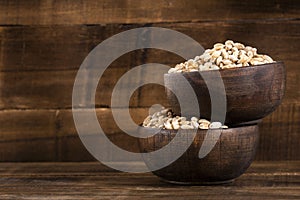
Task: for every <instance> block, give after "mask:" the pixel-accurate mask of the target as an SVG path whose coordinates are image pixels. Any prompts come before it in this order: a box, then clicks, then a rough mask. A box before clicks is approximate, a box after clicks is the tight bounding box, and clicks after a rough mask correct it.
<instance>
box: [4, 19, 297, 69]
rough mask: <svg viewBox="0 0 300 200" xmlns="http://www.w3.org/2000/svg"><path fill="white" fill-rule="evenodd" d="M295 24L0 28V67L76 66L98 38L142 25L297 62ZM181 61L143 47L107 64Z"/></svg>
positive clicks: (279, 21)
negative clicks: (231, 43) (237, 44)
mask: <svg viewBox="0 0 300 200" xmlns="http://www.w3.org/2000/svg"><path fill="white" fill-rule="evenodd" d="M299 25H300V22H299V20H289V21H285V20H277V21H276V20H275V21H263V20H260V21H249V22H245V21H234V22H231V21H229V22H223V21H217V22H195V23H172V24H168V23H161V24H153V25H149V24H130V25H122V24H107V25H89V26H87V25H57V26H54V25H49V26H7V27H0V41H1V43H0V71H25V70H63V69H78V68H79V66H80V64H81V63H82V62H83V59H84V58H85V56H87V55H88V53H89V51H91V50H92V49H93V48H94V47H95V46H96V45H98V44H99V43H100V42H102V41H103V40H105V39H107V38H109V37H111V36H113V35H114V34H117V33H120V32H122V31H125V30H129V29H132V28H137V27H143V26H157V27H163V28H170V29H173V30H177V31H180V32H182V33H184V34H187V35H188V36H190V37H192V38H193V39H195V40H196V41H197V42H199V43H200V44H201V45H202V46H203V47H205V48H211V47H212V46H213V44H214V43H216V42H224V41H225V40H226V39H233V40H235V41H239V42H242V43H245V44H247V45H251V46H254V47H257V49H258V52H259V53H267V54H269V55H270V56H272V57H273V58H274V59H275V60H281V61H284V62H287V61H288V62H292V61H294V62H295V61H299V58H298V54H297V49H298V48H299V46H300V44H299V38H300V31H299V28H298V27H299ZM266 35H267V36H268V37H266ZM274 41H276V42H274ZM174 45H176V44H174ZM178 48H181V47H178ZM199 54H200V52H199ZM182 61H183V60H182V59H181V58H180V57H179V56H175V55H174V54H171V53H167V52H165V51H161V50H156V49H155V50H151V49H147V50H144V51H142V50H140V51H134V52H131V53H128V54H126V55H124V56H121V57H120V58H119V59H117V60H116V61H115V62H114V63H112V65H111V67H130V68H132V67H134V66H136V65H139V64H143V63H145V62H158V63H163V64H169V65H171V66H173V65H175V64H176V63H178V62H182ZM291 68H292V67H291Z"/></svg>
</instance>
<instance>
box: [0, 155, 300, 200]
mask: <svg viewBox="0 0 300 200" xmlns="http://www.w3.org/2000/svg"><path fill="white" fill-rule="evenodd" d="M123 165H124V164H123ZM140 165H141V163H134V166H135V167H136V168H139V166H140ZM299 166H300V163H299V161H286V162H254V163H253V164H252V165H251V167H250V168H249V169H248V170H247V172H246V173H245V174H244V175H242V176H241V177H239V178H237V179H236V180H235V181H234V182H233V183H231V184H227V185H219V186H179V185H171V184H167V183H164V182H162V181H160V180H159V178H157V177H155V176H154V175H152V174H151V173H140V174H134V173H123V172H117V171H114V170H111V169H109V168H107V167H105V166H103V165H101V164H100V163H95V162H90V163H86V162H83V163H1V164H0V176H1V179H0V198H1V199H3V200H8V199H11V200H13V199H41V200H42V199H61V200H64V199H81V200H91V199H199V198H200V199H219V198H224V197H225V198H226V199H227V198H228V199H244V198H249V199H272V200H273V199H299V198H300V182H299V181H300V171H299V170H300V168H299Z"/></svg>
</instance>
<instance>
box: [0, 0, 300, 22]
mask: <svg viewBox="0 0 300 200" xmlns="http://www.w3.org/2000/svg"><path fill="white" fill-rule="evenodd" d="M299 8H300V5H299V3H298V1H296V0H288V1H284V0H279V1H271V0H266V1H259V0H253V1H249V2H243V1H238V0H229V1H224V0H222V1H217V0H211V1H193V2H191V1H188V0H168V1H166V0H158V1H155V3H153V2H149V1H147V0H142V1H138V0H125V1H124V0H123V1H122V0H117V1H113V2H112V1H109V0H101V1H96V2H95V1H92V0H88V1H82V2H81V1H75V2H70V1H66V0H64V1H58V2H57V1H53V0H46V1H41V0H34V1H30V2H27V1H24V0H13V1H9V0H4V1H1V3H0V24H2V25H25V24H26V25H36V24H43V25H48V24H102V23H104V24H106V23H157V22H178V21H215V20H240V19H268V18H269V19H276V18H280V19H285V18H297V17H299ZM32 10H34V12H32Z"/></svg>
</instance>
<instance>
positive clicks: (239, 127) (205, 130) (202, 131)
mask: <svg viewBox="0 0 300 200" xmlns="http://www.w3.org/2000/svg"><path fill="white" fill-rule="evenodd" d="M250 127H257V128H258V124H257V123H256V124H247V125H240V126H233V127H228V128H224V129H222V128H218V129H199V128H198V129H197V134H198V133H205V134H206V133H207V131H208V130H211V131H215V130H221V131H222V133H223V132H226V131H229V130H236V129H241V128H250ZM140 128H145V129H154V128H150V127H144V126H142V125H141V126H140ZM157 129H158V128H157ZM178 130H179V129H160V130H159V131H158V132H157V133H156V134H155V135H157V134H163V133H167V132H168V133H175V134H177V131H178ZM181 130H184V131H186V132H189V131H192V130H195V129H181ZM155 135H153V136H151V137H154V136H155Z"/></svg>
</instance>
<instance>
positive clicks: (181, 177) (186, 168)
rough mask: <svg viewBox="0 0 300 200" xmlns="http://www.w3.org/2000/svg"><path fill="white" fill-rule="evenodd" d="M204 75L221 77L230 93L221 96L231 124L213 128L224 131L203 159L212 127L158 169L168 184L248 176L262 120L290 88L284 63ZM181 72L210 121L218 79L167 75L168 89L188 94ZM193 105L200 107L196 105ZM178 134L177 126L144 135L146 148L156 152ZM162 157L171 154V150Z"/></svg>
mask: <svg viewBox="0 0 300 200" xmlns="http://www.w3.org/2000/svg"><path fill="white" fill-rule="evenodd" d="M201 73H209V77H214V76H216V77H217V76H220V75H221V78H222V80H223V83H224V87H225V94H220V95H226V105H227V109H226V116H225V124H226V125H227V126H228V127H229V128H228V129H222V130H210V131H211V132H210V134H211V133H213V132H214V131H221V134H220V137H219V140H218V142H217V143H216V145H215V146H214V148H213V149H212V151H211V152H210V153H209V154H208V155H207V156H206V157H204V158H199V156H198V155H199V153H198V152H199V150H200V148H201V145H202V143H203V141H204V138H205V135H206V134H207V130H200V129H198V130H197V133H196V137H195V139H194V141H193V143H192V144H191V146H190V147H189V148H188V149H187V151H186V152H185V153H184V154H183V155H182V156H181V157H180V158H179V159H177V160H176V161H174V162H173V163H171V164H170V165H169V166H166V167H164V168H162V169H159V170H156V171H153V173H154V174H155V175H157V176H159V177H160V178H162V179H163V180H166V181H168V182H172V183H181V184H220V183H226V182H230V181H232V180H234V179H235V178H237V177H238V176H240V175H241V174H243V173H244V172H245V171H246V169H247V168H248V167H249V166H250V164H251V162H252V160H253V158H254V156H255V152H256V148H257V146H258V138H259V131H258V125H257V124H258V123H259V122H260V121H261V120H262V118H264V117H266V116H267V115H269V114H270V113H272V112H273V111H274V110H275V109H276V108H277V107H278V106H279V105H280V103H281V101H282V98H283V95H284V91H285V81H286V80H285V79H286V75H285V67H284V64H283V63H282V62H274V63H270V64H263V65H257V66H249V67H243V68H232V69H224V70H212V71H205V72H201ZM180 75H181V76H182V75H183V76H184V77H185V78H186V80H187V81H188V82H189V83H190V85H191V86H192V88H193V90H194V91H195V93H196V96H197V99H198V102H199V109H200V115H201V118H206V119H211V99H210V95H209V91H208V87H207V85H206V83H208V84H212V85H213V82H212V83H209V82H207V80H204V79H203V78H202V76H201V74H200V73H199V72H185V73H181V74H180V73H172V74H165V76H164V81H165V85H166V86H167V87H168V88H169V89H172V90H177V91H178V90H179V91H182V92H183V93H184V92H185V90H184V89H182V90H181V89H180V87H183V86H181V85H180V82H178V81H177V79H178V76H180ZM205 81H206V82H205ZM212 87H213V86H212ZM212 87H211V86H210V89H211V88H212ZM216 87H218V86H216ZM169 89H166V93H167V97H168V100H169V102H170V105H171V109H172V110H173V111H174V112H175V114H177V115H180V114H181V112H180V105H179V102H178V101H177V98H176V96H175V95H174V94H173V93H172V92H171V90H169ZM187 98H188V97H187ZM189 109H190V110H193V109H195V108H193V107H192V106H191V108H189ZM182 131H186V132H189V131H190V130H182ZM175 135H176V130H164V129H162V130H161V131H160V132H159V133H158V134H156V135H154V136H153V137H150V138H146V139H142V138H141V139H139V143H140V149H141V152H143V153H148V152H152V151H156V150H158V149H160V148H162V147H163V146H165V145H167V144H168V143H169V142H170V141H171V140H172V139H173V138H174V136H175ZM169 153H170V154H171V153H172V152H169ZM162 157H166V158H167V157H168V154H167V153H166V154H164V155H162ZM145 162H146V164H147V165H150V164H151V165H153V164H154V165H155V163H153V162H155V161H153V160H145Z"/></svg>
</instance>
